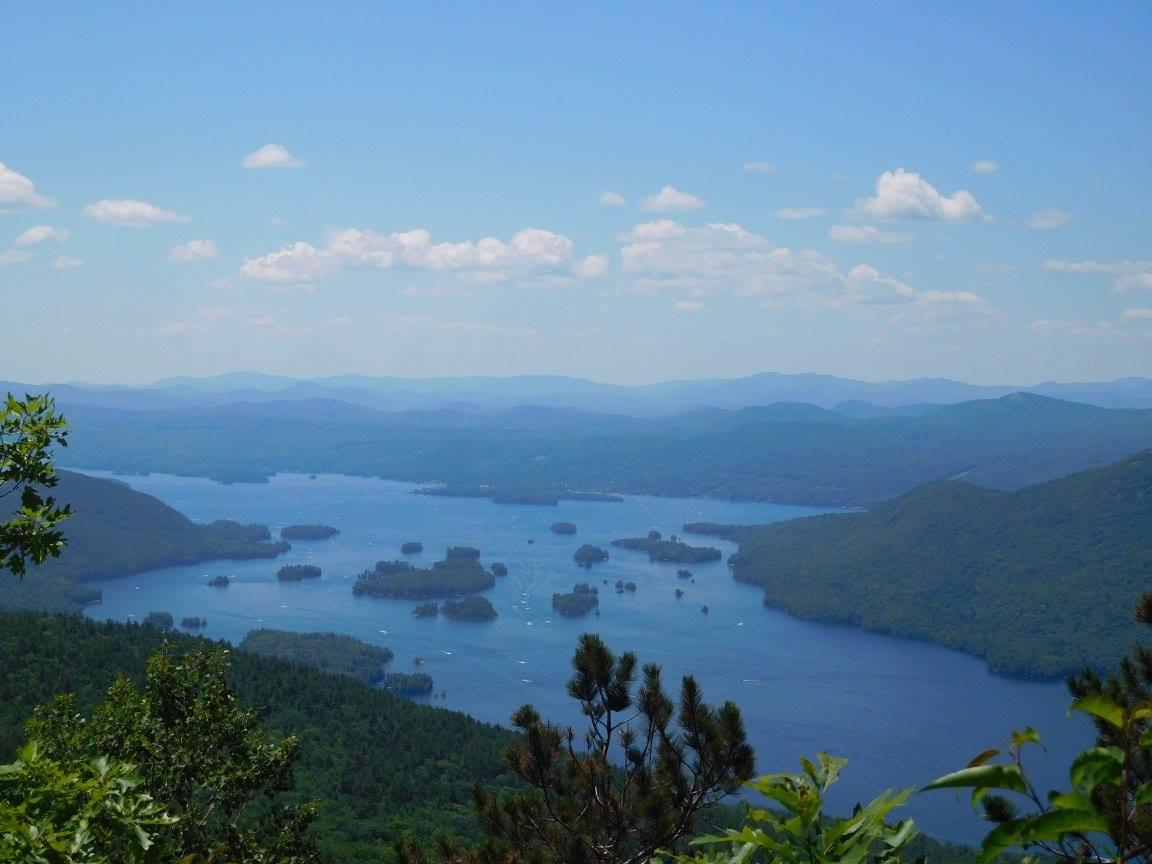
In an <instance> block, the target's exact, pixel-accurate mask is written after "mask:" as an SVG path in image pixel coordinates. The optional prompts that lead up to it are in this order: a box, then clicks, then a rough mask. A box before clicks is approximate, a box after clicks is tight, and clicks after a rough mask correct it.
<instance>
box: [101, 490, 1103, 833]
mask: <svg viewBox="0 0 1152 864" xmlns="http://www.w3.org/2000/svg"><path fill="white" fill-rule="evenodd" d="M87 473H90V474H92V475H94V476H103V477H108V476H111V475H110V474H108V473H107V472H87ZM118 479H122V480H125V481H126V482H128V483H129V484H130V485H131V486H132V487H133V488H135V489H138V490H140V491H142V492H146V493H148V494H150V495H154V496H156V497H157V498H159V499H160V500H161V501H164V502H165V503H167V504H169V505H171V506H172V507H174V508H176V509H177V510H179V511H180V512H182V513H184V514H185V515H187V516H189V517H190V518H192V519H194V520H196V521H201V522H205V521H212V520H215V519H222V518H227V519H236V520H239V521H242V522H259V523H263V524H266V525H268V526H269V527H270V528H271V529H272V530H273V533H274V534H275V533H278V531H279V528H280V527H281V526H283V525H287V524H296V523H322V524H328V525H333V526H335V527H337V528H339V529H340V531H341V533H340V534H339V535H338V536H336V537H334V538H332V539H330V540H323V541H295V542H294V543H293V548H292V550H291V551H290V552H288V553H287V555H284V556H281V557H280V558H278V559H276V560H275V561H266V560H263V561H218V562H210V563H207V564H199V565H193V566H188V567H171V568H165V569H162V570H156V571H152V572H149V573H144V574H140V575H137V576H131V577H126V578H123V579H115V580H107V581H102V582H99V583H96V587H99V588H101V589H102V590H103V592H104V600H103V602H102V603H101V604H99V605H96V606H92V607H89V608H88V609H87V611H86V614H88V615H89V616H91V617H94V618H99V619H103V618H111V619H115V620H119V621H126V620H141V619H143V617H144V616H145V615H147V613H148V612H150V611H169V612H171V613H172V614H173V615H174V616H175V617H176V620H180V618H182V617H184V616H191V615H199V616H201V617H204V618H206V619H207V621H208V626H207V628H205V630H204V631H202V632H203V633H204V635H206V636H209V637H211V638H215V639H226V640H228V641H230V642H234V643H235V642H239V641H240V640H241V639H242V638H243V637H244V635H245V634H246V633H247V632H248V631H249V630H251V629H254V628H257V627H276V628H281V629H286V630H295V631H330V632H336V633H345V634H348V635H352V636H356V637H358V638H360V639H364V640H366V641H368V642H372V643H374V644H380V645H386V646H388V647H389V648H391V649H392V650H393V651H394V652H395V655H396V656H395V659H394V661H393V666H392V668H393V669H395V670H397V671H409V670H411V669H413V668H414V667H413V660H414V658H416V657H421V658H424V664H423V666H422V669H423V670H424V671H427V672H429V673H430V674H431V675H432V676H433V678H434V679H435V682H436V692H437V694H439V693H440V692H441V691H443V692H444V693H445V694H446V695H445V696H444V698H435V699H431V700H429V702H430V704H433V705H436V706H442V707H445V708H449V709H453V710H458V711H463V712H465V713H468V714H471V715H472V716H474V717H476V718H477V719H480V720H484V721H487V722H492V723H502V724H503V723H507V721H508V717H509V715H510V714H511V713H512V712H513V711H514V710H515V709H516V708H518V707H519V706H520V705H522V704H524V703H527V702H531V703H532V704H534V705H536V706H537V707H538V708H539V709H540V710H541V711H542V713H544V714H545V716H547V717H549V718H550V719H552V720H554V721H556V722H562V723H572V724H577V725H578V724H579V722H580V718H579V717H578V716H577V713H576V712H575V711H574V710H573V704H574V703H572V702H571V700H570V699H568V697H567V696H566V693H565V686H564V685H565V682H566V681H567V678H568V675H569V665H568V664H569V660H570V658H571V655H572V651H573V649H574V647H575V643H576V638H577V636H578V635H579V634H580V633H582V632H586V631H594V632H598V633H600V634H601V635H602V636H603V637H604V639H605V640H606V641H607V642H608V644H609V646H611V647H612V648H613V649H614V650H616V651H625V650H631V651H635V652H636V653H637V654H638V655H639V658H640V660H641V661H642V662H649V661H651V662H656V663H659V664H661V666H662V667H663V669H664V675H665V684H666V686H667V688H668V689H669V691H670V692H675V690H676V689H677V688H678V686H679V678H680V676H681V675H684V674H692V675H695V676H696V677H697V679H699V681H700V682H701V684H702V686H703V688H704V694H705V698H706V699H707V700H708V701H709V702H712V703H717V702H720V701H723V700H725V699H731V700H733V701H735V702H736V703H737V704H738V705H739V706H740V708H741V709H742V711H743V713H744V718H745V722H746V724H747V727H748V734H749V738H750V740H751V742H752V744H753V745H754V746H755V748H756V756H757V770H758V771H759V772H760V773H769V772H777V771H791V770H795V769H796V768H797V760H798V758H799V757H800V756H802V755H808V756H810V755H812V754H813V753H814V752H815V751H817V750H820V749H823V750H828V751H829V752H832V753H836V754H838V755H842V756H845V757H847V758H848V759H849V760H850V762H849V765H848V768H847V769H846V771H845V773H844V775H843V779H842V780H841V782H840V783H839V784H838V786H837V787H836V790H835V795H834V796H833V802H832V803H833V806H834V807H837V808H840V809H843V810H847V809H848V808H850V807H851V805H852V804H853V803H854V802H855V801H857V800H860V799H862V798H865V797H870V796H872V795H874V794H876V793H878V792H879V791H880V790H882V789H884V788H889V787H903V786H918V785H922V784H924V783H926V782H928V781H929V780H931V779H934V778H935V777H937V776H939V775H941V774H943V773H946V772H947V771H951V770H954V769H956V768H959V767H962V766H963V765H965V764H966V763H967V762H968V760H969V759H970V758H971V757H972V756H973V755H974V754H976V753H977V752H979V751H981V750H983V749H985V748H986V747H993V746H1002V745H1003V744H1004V743H1005V742H1006V740H1007V738H1008V736H1009V734H1010V733H1011V731H1012V730H1013V729H1018V728H1023V727H1024V726H1033V727H1035V728H1036V729H1038V730H1039V731H1040V733H1041V735H1042V736H1043V738H1044V741H1045V744H1046V747H1047V750H1046V751H1045V752H1041V751H1037V755H1036V756H1035V757H1034V758H1033V764H1034V765H1035V769H1036V770H1035V773H1036V775H1037V777H1038V779H1039V780H1040V786H1041V788H1047V787H1048V786H1053V787H1054V786H1057V785H1062V784H1064V783H1066V776H1062V772H1063V770H1064V769H1063V767H1062V766H1066V765H1067V764H1068V761H1069V760H1070V758H1071V755H1072V754H1073V753H1074V752H1075V751H1077V750H1078V749H1080V748H1082V747H1083V746H1085V745H1086V744H1087V743H1088V742H1089V741H1090V734H1091V733H1090V729H1089V727H1088V724H1086V723H1085V722H1083V721H1081V720H1079V719H1069V718H1068V716H1067V704H1068V699H1067V697H1066V695H1065V692H1064V688H1063V686H1062V685H1060V684H1058V683H1052V682H1035V681H1021V680H1012V679H1007V678H1003V677H1000V676H997V675H994V674H992V673H990V672H988V670H987V668H986V667H985V665H984V664H983V662H982V661H980V660H978V659H976V658H973V657H969V656H967V655H964V654H961V653H959V652H956V651H952V650H949V649H945V648H941V647H938V646H934V645H931V644H928V643H922V642H914V641H909V640H903V639H897V638H893V637H888V636H883V635H879V634H873V633H865V632H862V631H859V630H855V629H853V628H849V627H841V626H834V625H825V624H817V623H812V622H806V621H800V620H797V619H794V618H792V617H790V616H788V615H786V614H784V613H781V612H778V611H775V610H770V609H765V608H763V606H762V604H761V592H760V590H759V589H758V588H757V587H755V586H750V585H743V584H739V583H737V582H735V581H734V580H733V579H732V578H731V576H730V575H729V572H728V568H727V566H726V564H725V563H724V560H723V559H722V560H721V561H718V562H711V563H708V564H697V565H691V566H689V568H688V569H690V570H692V572H693V573H694V576H695V581H694V582H691V583H689V582H686V581H685V580H682V579H678V578H677V577H676V570H677V569H678V566H680V565H676V564H653V563H650V562H649V561H648V559H647V556H646V555H644V554H642V553H639V552H630V551H626V550H622V549H617V548H614V547H611V546H610V545H609V543H610V541H612V540H613V539H615V538H618V537H634V536H640V535H643V534H646V533H647V532H648V531H649V530H651V529H657V530H660V531H662V532H664V534H665V535H667V534H670V533H679V532H680V529H681V526H682V525H683V524H684V523H685V522H696V521H701V522H721V523H737V524H754V523H767V522H774V521H779V520H783V519H791V518H796V517H799V516H806V515H812V514H815V513H819V512H825V511H821V510H816V509H812V508H806V507H792V506H783V505H773V504H756V503H742V502H729V501H719V500H713V499H696V498H690V499H677V498H651V497H643V496H627V497H626V498H625V500H624V501H623V502H622V503H593V502H579V501H562V502H560V504H559V506H555V507H538V506H514V505H499V504H493V503H491V502H489V501H487V500H483V499H473V498H447V497H432V496H423V495H415V494H412V490H413V489H414V488H415V487H414V486H413V485H411V484H407V483H397V482H391V481H385V480H377V479H368V478H360V477H346V476H336V475H320V476H318V477H316V478H315V479H309V478H308V477H306V476H304V475H296V474H281V475H277V476H275V477H273V478H272V479H271V481H270V482H268V483H262V484H235V485H222V484H219V483H215V482H212V481H209V480H204V479H200V478H187V477H173V476H169V475H151V476H142V477H126V478H118ZM558 521H569V522H574V523H575V524H576V525H577V529H578V530H577V533H576V534H575V535H572V536H557V535H554V534H552V533H551V531H550V530H549V526H550V525H551V524H552V523H553V522H558ZM686 539H687V540H688V542H690V543H692V544H693V545H709V546H716V547H718V548H720V549H721V551H722V552H723V555H724V558H725V559H726V558H727V556H728V555H729V554H730V553H732V552H734V551H735V550H736V544H733V543H729V542H726V541H721V540H717V539H715V538H701V537H688V538H686ZM409 540H417V541H420V542H422V543H423V544H424V552H423V553H422V554H421V555H416V556H411V557H410V558H408V559H407V560H411V561H412V562H413V563H414V564H416V565H417V566H427V565H428V564H430V563H431V562H432V561H434V560H437V559H438V558H440V557H442V556H443V552H444V550H445V549H446V548H447V547H448V546H451V545H468V546H475V547H477V548H479V549H480V550H481V552H482V558H481V560H482V561H483V562H484V563H485V564H491V563H493V562H497V561H499V562H502V563H504V564H506V565H507V567H508V575H507V576H504V577H501V578H498V579H497V584H496V587H495V588H493V589H492V590H491V591H488V592H486V593H485V596H486V597H488V599H489V600H490V601H491V602H492V604H493V605H494V606H495V607H496V609H497V611H498V612H499V615H500V617H499V619H498V620H496V621H494V622H490V623H479V624H462V623H454V622H450V621H446V620H443V619H441V618H437V619H430V620H429V619H424V620H418V619H415V618H413V616H412V614H411V611H412V608H413V606H414V605H415V603H414V602H411V601H398V600H384V599H379V598H373V597H355V596H353V594H352V584H353V582H354V580H355V577H356V575H357V574H358V573H359V572H360V571H362V570H364V569H366V568H370V567H372V566H373V565H374V564H375V562H376V561H379V560H392V559H395V558H401V557H403V556H401V555H400V551H399V550H400V545H401V543H403V542H406V541H409ZM529 540H532V541H533V542H532V543H529V542H528V541H529ZM583 543H593V544H596V545H599V546H603V547H604V548H606V549H608V551H609V553H610V556H611V557H610V559H609V560H608V561H605V562H603V563H601V564H597V565H595V566H594V567H593V568H592V569H591V570H586V569H583V568H580V567H577V566H576V564H575V563H574V562H573V560H572V553H573V551H574V550H575V549H576V548H578V547H579V546H580V545H581V544H583ZM286 563H309V564H316V565H319V566H320V567H321V568H322V570H323V576H322V577H321V578H319V579H308V580H304V581H302V582H296V583H284V582H280V581H278V580H277V578H276V571H277V569H278V568H279V567H280V566H281V565H282V564H286ZM217 575H226V576H229V577H231V578H232V583H231V585H230V586H229V587H227V588H224V589H214V588H210V587H208V586H207V585H206V584H205V583H206V582H207V581H208V579H210V578H212V577H213V576H217ZM617 579H623V580H626V581H633V582H635V583H636V586H637V590H636V592H635V593H625V594H617V593H616V592H615V591H614V589H613V587H612V585H613V583H615V581H616V580H617ZM603 580H607V584H604V582H603ZM580 581H588V582H590V583H592V584H595V585H597V586H598V587H599V588H600V612H601V614H600V616H599V617H596V616H594V615H589V616H587V617H585V618H580V619H565V618H562V617H560V616H559V615H558V614H555V613H554V612H553V611H552V609H551V606H550V602H551V597H552V594H553V593H555V592H565V591H570V590H571V589H572V586H573V584H575V583H576V582H580ZM676 588H681V589H683V591H684V592H685V593H684V596H683V597H682V598H681V599H677V598H676V597H675V595H674V591H675V589H676ZM704 605H707V606H708V608H709V611H708V614H706V615H705V614H702V612H701V607H702V606H704ZM907 812H908V814H909V815H912V816H913V817H915V818H916V820H917V822H918V824H919V825H920V828H921V830H922V831H924V832H925V833H928V834H931V835H934V836H936V837H938V838H941V839H947V840H954V841H959V842H969V843H972V842H976V841H977V840H978V839H979V838H980V837H981V836H982V834H983V829H984V826H983V824H982V823H981V822H980V820H979V818H978V816H977V815H976V814H974V813H973V812H972V810H971V807H970V806H969V805H968V803H967V799H966V798H964V797H961V796H956V795H953V794H951V793H947V792H935V793H930V794H927V795H923V796H916V797H914V798H913V801H912V804H911V805H910V807H909V808H908V810H907Z"/></svg>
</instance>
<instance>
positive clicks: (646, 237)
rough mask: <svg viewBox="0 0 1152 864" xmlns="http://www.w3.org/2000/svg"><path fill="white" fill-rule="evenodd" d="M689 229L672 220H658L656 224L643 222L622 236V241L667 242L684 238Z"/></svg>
mask: <svg viewBox="0 0 1152 864" xmlns="http://www.w3.org/2000/svg"><path fill="white" fill-rule="evenodd" d="M687 233H688V229H687V228H685V227H684V226H683V225H681V224H680V223H679V222H675V221H673V220H671V219H657V220H656V221H654V222H641V223H640V224H639V225H633V226H632V228H631V230H629V231H625V232H624V233H623V234H621V235H620V239H621V240H640V241H653V240H667V239H668V238H669V237H682V236H684V235H685V234H687Z"/></svg>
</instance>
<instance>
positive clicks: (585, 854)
mask: <svg viewBox="0 0 1152 864" xmlns="http://www.w3.org/2000/svg"><path fill="white" fill-rule="evenodd" d="M572 667H573V675H572V679H571V680H570V681H569V682H568V693H569V694H570V695H571V696H572V698H573V699H576V700H577V701H578V702H579V703H580V708H581V711H582V712H583V714H584V716H585V717H586V718H587V719H588V728H587V730H586V732H585V733H584V740H583V744H584V748H583V749H582V750H581V749H577V744H576V733H575V732H574V731H573V730H572V729H571V728H560V727H558V726H554V725H553V724H551V723H548V722H546V721H544V720H543V719H541V717H540V715H539V713H538V712H537V711H536V709H535V708H533V707H532V706H530V705H525V706H524V707H523V708H521V709H520V710H519V711H517V712H516V714H515V715H513V717H512V722H513V724H514V725H515V726H516V728H517V729H519V730H520V732H521V733H522V735H521V737H520V739H518V740H517V741H516V742H515V743H514V744H512V746H511V747H509V749H508V751H507V754H506V761H507V764H508V765H509V767H510V768H511V769H512V770H513V771H515V772H516V773H517V774H519V775H520V777H521V778H523V780H524V781H525V782H526V783H527V785H528V786H529V787H530V791H527V792H523V793H515V794H512V795H509V796H507V797H504V798H501V797H499V796H498V795H496V794H495V793H493V792H489V791H484V790H481V789H477V790H476V791H475V806H476V808H477V812H478V814H479V817H480V822H481V827H482V829H483V831H484V834H485V840H484V841H483V842H482V843H481V844H480V846H478V847H477V848H476V849H474V850H471V851H465V850H461V849H459V848H452V847H450V846H447V845H445V846H442V848H441V849H440V853H441V855H442V856H443V857H447V858H453V859H466V860H476V861H493V862H494V861H504V862H518V861H519V862H542V861H548V862H555V864H638V862H645V861H648V860H649V859H650V858H652V856H653V855H654V854H655V853H656V852H657V851H658V850H661V849H670V848H672V847H673V846H674V845H675V844H676V843H677V841H679V840H680V839H681V838H684V837H686V836H688V835H689V834H690V833H691V831H692V830H693V827H694V824H695V818H696V817H697V815H698V814H699V813H700V812H701V811H702V810H704V809H705V808H708V807H709V806H711V805H713V804H715V803H717V802H718V801H720V800H721V799H722V798H724V797H725V796H726V795H730V794H732V793H734V792H736V791H737V790H738V789H739V788H740V786H741V785H742V784H743V783H744V782H745V781H746V780H748V779H749V778H750V777H751V776H752V774H753V753H752V748H751V746H750V745H749V744H748V742H747V739H746V736H745V731H744V723H743V719H742V718H741V716H740V710H739V709H738V708H737V707H736V706H735V705H734V704H732V703H731V702H726V703H725V704H724V705H723V706H721V707H720V708H718V709H717V708H712V707H710V706H709V705H707V704H705V703H704V701H703V699H702V698H701V693H700V688H699V686H698V685H697V684H696V681H695V680H694V679H693V678H691V677H690V676H686V677H685V678H684V679H683V681H682V683H681V688H680V700H679V706H678V707H677V706H675V705H674V704H673V702H672V700H671V699H670V698H669V697H668V696H666V695H665V693H664V689H663V686H662V684H661V678H660V667H659V666H657V665H655V664H648V665H646V666H644V668H643V670H642V673H641V674H642V682H641V684H640V687H639V690H638V692H636V693H635V694H634V693H633V690H634V685H635V683H636V682H635V679H636V673H637V659H636V655H634V654H632V653H630V652H629V653H625V654H622V655H620V656H619V657H617V656H616V655H615V654H613V652H612V651H610V650H609V649H608V647H607V646H606V645H605V644H604V642H603V641H602V640H601V639H600V637H599V636H595V635H590V634H584V635H583V636H581V637H580V641H579V645H578V647H577V649H576V653H575V656H574V657H573V659H572ZM617 756H619V757H622V760H621V762H620V763H618V762H617V761H616V759H615V758H614V757H617ZM404 851H405V857H406V858H407V860H409V861H411V860H413V858H414V857H415V858H416V859H419V857H420V856H419V853H414V851H413V850H411V849H408V850H404Z"/></svg>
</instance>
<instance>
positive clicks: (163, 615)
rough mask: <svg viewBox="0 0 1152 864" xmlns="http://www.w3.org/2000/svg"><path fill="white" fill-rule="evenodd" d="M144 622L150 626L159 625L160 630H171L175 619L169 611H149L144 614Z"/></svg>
mask: <svg viewBox="0 0 1152 864" xmlns="http://www.w3.org/2000/svg"><path fill="white" fill-rule="evenodd" d="M144 623H145V624H147V625H149V626H150V627H159V628H160V629H162V630H171V629H172V625H173V624H174V623H175V619H174V618H173V617H172V613H171V612H149V613H148V614H147V615H145V616H144Z"/></svg>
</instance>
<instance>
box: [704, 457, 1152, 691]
mask: <svg viewBox="0 0 1152 864" xmlns="http://www.w3.org/2000/svg"><path fill="white" fill-rule="evenodd" d="M726 529H728V530H726ZM707 533H720V534H723V535H724V536H729V537H735V538H736V539H739V540H740V541H741V546H740V551H739V552H738V553H737V554H736V555H735V556H733V558H732V562H731V563H732V566H733V574H734V575H735V577H736V578H737V579H740V580H742V581H745V582H752V583H755V584H757V585H762V586H763V587H764V598H765V603H766V604H768V605H771V606H776V607H779V608H782V609H784V610H786V611H788V612H790V613H792V614H794V615H798V616H800V617H803V618H813V619H817V620H823V621H832V622H837V623H843V624H852V625H856V626H860V627H864V628H865V629H868V630H876V631H881V632H885V633H892V634H896V635H899V636H908V637H912V638H916V639H929V640H931V641H934V642H938V643H940V644H943V645H949V646H951V647H954V648H959V649H962V650H964V651H968V652H970V653H972V654H976V655H978V656H981V657H984V658H986V659H987V661H988V664H989V665H990V666H991V667H992V668H993V669H994V670H996V671H999V672H1007V673H1011V674H1025V675H1044V676H1055V675H1062V674H1065V673H1070V672H1077V671H1079V670H1080V669H1082V668H1083V667H1084V666H1091V667H1094V668H1096V669H1105V668H1110V667H1111V666H1112V665H1113V664H1114V663H1115V661H1116V659H1117V658H1118V657H1121V656H1123V655H1124V654H1126V653H1127V651H1128V649H1129V648H1130V647H1131V646H1132V644H1134V643H1135V642H1137V641H1139V639H1140V637H1141V632H1140V629H1139V625H1137V624H1136V623H1135V622H1133V621H1132V619H1131V610H1132V608H1133V606H1134V605H1135V603H1136V601H1137V600H1138V599H1139V597H1140V595H1141V594H1143V593H1144V592H1145V591H1148V590H1149V589H1150V588H1152V451H1147V452H1144V453H1140V454H1137V455H1135V456H1132V457H1129V458H1127V459H1123V460H1121V461H1120V462H1118V463H1116V464H1114V465H1109V466H1107V467H1105V468H1101V469H1098V470H1094V471H1088V472H1084V473H1079V474H1075V475H1073V476H1070V477H1065V478H1063V479H1060V480H1055V481H1052V482H1049V483H1044V484H1042V485H1038V486H1030V487H1028V488H1025V489H1020V490H1018V491H1015V492H998V491H993V490H989V489H981V488H979V487H977V486H973V485H972V484H970V483H965V482H961V481H955V480H953V481H942V482H938V483H932V484H928V485H926V486H922V487H920V488H917V489H914V490H913V491H911V492H908V493H907V494H905V495H901V496H899V497H897V498H895V499H893V500H891V501H886V502H884V503H882V504H879V505H877V506H876V507H874V508H872V509H871V510H869V511H867V512H863V513H845V514H835V515H829V516H815V517H811V518H807V519H796V520H792V521H790V522H781V523H778V524H775V525H767V526H762V527H757V528H749V529H746V530H742V531H741V530H736V531H732V530H730V526H713V528H712V529H711V530H707Z"/></svg>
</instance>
